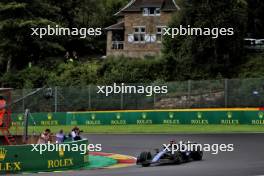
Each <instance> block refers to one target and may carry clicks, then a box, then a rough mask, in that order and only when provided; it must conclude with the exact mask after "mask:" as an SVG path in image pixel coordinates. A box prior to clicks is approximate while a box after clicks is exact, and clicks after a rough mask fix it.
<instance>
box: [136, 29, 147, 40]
mask: <svg viewBox="0 0 264 176" xmlns="http://www.w3.org/2000/svg"><path fill="white" fill-rule="evenodd" d="M145 35H146V28H145V27H135V28H134V42H138V43H140V42H145Z"/></svg>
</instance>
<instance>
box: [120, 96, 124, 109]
mask: <svg viewBox="0 0 264 176" xmlns="http://www.w3.org/2000/svg"><path fill="white" fill-rule="evenodd" d="M123 108H124V94H123V92H121V98H120V109H123Z"/></svg>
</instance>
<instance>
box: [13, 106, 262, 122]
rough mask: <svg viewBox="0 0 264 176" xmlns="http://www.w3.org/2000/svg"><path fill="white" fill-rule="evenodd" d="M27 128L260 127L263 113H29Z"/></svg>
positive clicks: (16, 119)
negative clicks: (132, 126) (109, 126)
mask: <svg viewBox="0 0 264 176" xmlns="http://www.w3.org/2000/svg"><path fill="white" fill-rule="evenodd" d="M23 119H24V118H23V114H15V115H13V122H12V123H13V125H17V126H23V122H24V120H23ZM29 124H30V125H34V124H35V125H36V126H58V125H71V126H72V125H88V126H89V125H93V126H94V125H130V124H132V125H151V124H169V125H179V124H187V125H211V124H221V125H240V124H246V125H264V111H260V110H258V109H257V108H256V109H250V110H248V109H245V110H244V109H238V110H237V109H234V110H232V109H216V110H210V109H209V110H160V111H159V110H155V111H151V110H149V111H105V112H104V111H100V112H68V113H33V114H32V118H31V119H29Z"/></svg>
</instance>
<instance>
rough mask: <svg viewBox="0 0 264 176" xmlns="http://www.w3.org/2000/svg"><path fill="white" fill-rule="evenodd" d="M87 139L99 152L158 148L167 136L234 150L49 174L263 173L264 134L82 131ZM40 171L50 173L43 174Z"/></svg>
mask: <svg viewBox="0 0 264 176" xmlns="http://www.w3.org/2000/svg"><path fill="white" fill-rule="evenodd" d="M86 137H87V138H88V139H89V142H90V143H93V144H98V143H99V144H102V146H103V152H113V153H120V154H126V155H131V156H137V155H138V154H139V153H140V152H141V151H144V150H149V149H155V148H161V145H162V144H164V143H168V142H169V141H170V140H171V139H176V140H177V141H179V140H183V141H187V140H190V141H196V142H198V143H202V144H234V148H235V151H234V152H222V153H219V154H217V155H213V154H211V153H204V159H203V161H198V162H190V163H185V164H181V165H167V166H157V167H148V168H142V167H141V166H132V167H128V168H119V169H99V170H90V171H70V172H66V173H53V174H52V175H83V176H86V175H88V176H175V175H179V176H192V175H193V176H207V175H208V176H215V175H216V176H220V175H221V176H228V175H230V176H236V175H238V176H244V175H245V176H249V175H252V176H253V175H264V134H211V135H209V134H197V135H184V134H181V135H179V134H177V135H165V134H164V135H106V134H105V135H86ZM43 175H51V174H50V173H49V174H43Z"/></svg>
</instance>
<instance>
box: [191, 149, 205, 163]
mask: <svg viewBox="0 0 264 176" xmlns="http://www.w3.org/2000/svg"><path fill="white" fill-rule="evenodd" d="M192 159H193V160H194V161H200V160H202V159H203V152H202V151H197V152H194V153H192Z"/></svg>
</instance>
